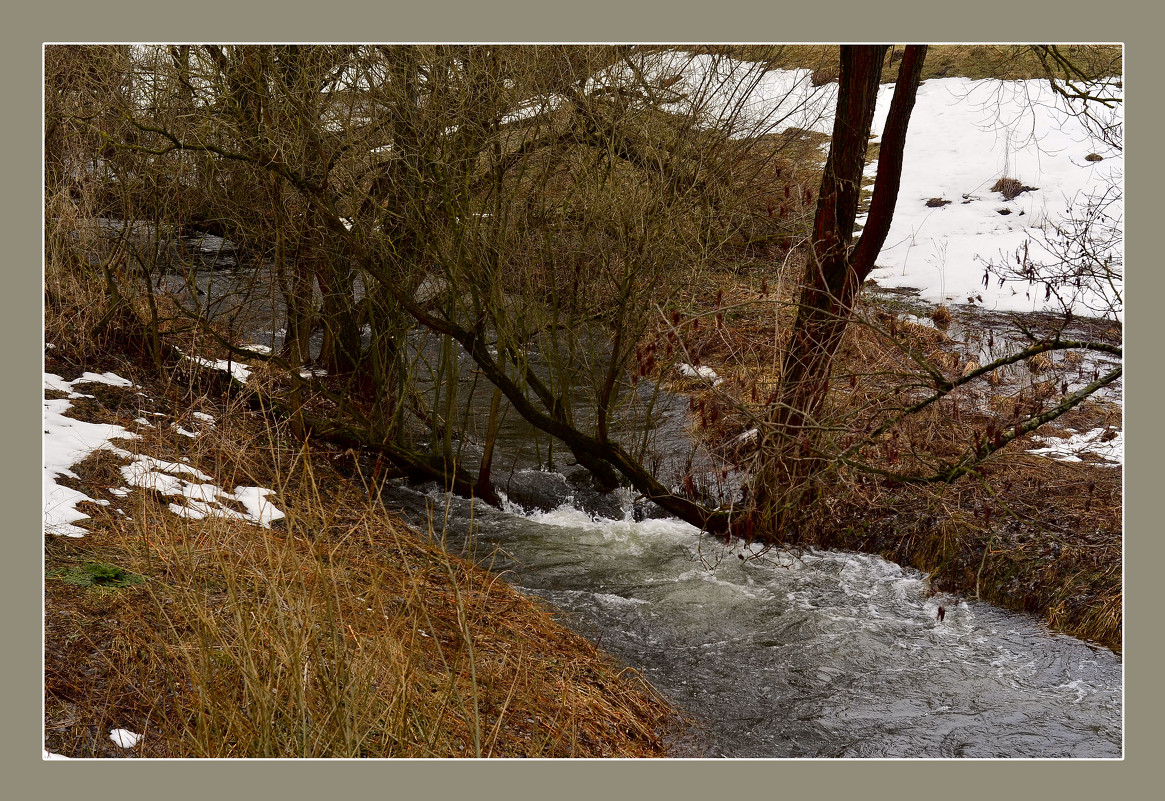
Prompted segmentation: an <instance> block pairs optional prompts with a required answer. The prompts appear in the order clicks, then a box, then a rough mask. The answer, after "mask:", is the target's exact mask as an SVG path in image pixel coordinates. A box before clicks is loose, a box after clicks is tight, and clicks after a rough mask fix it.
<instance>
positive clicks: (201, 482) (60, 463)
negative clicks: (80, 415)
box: [42, 373, 284, 537]
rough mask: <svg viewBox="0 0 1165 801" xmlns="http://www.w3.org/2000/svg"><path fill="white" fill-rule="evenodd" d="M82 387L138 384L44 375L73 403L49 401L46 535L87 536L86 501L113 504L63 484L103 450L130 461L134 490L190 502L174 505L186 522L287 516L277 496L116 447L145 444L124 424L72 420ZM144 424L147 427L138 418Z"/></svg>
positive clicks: (262, 521)
mask: <svg viewBox="0 0 1165 801" xmlns="http://www.w3.org/2000/svg"><path fill="white" fill-rule="evenodd" d="M82 383H105V384H110V385H113V386H120V387H131V386H133V384H132V383H131V382H129V381H126V380H125V379H124V378H121V377H119V376H117V375H114V374H113V373H103V374H100V375H98V374H96V373H85V374H84V375H83V376H81V377H80V378H78V379H76V380H74V381H65V380H64V379H63V378H61V377H60V376H58V375H53V374H51V373H45V374H44V388H45V389H46V390H56V391H59V392H65V393H67V394H68V396H69V397H68V398H56V399H49V398H46V399H44V415H43V430H44V438H43V445H42V455H43V465H42V467H43V479H42V495H43V501H44V524H45V531H47V532H51V533H53V534H63V535H67V536H70V537H83V536H84V535H85V533H86V532H85V529H83V528H81V527H80V526H77V525H74V523H75V522H76V521H78V520H84V519H86V518H88V517H89V515H87V514H85V513H84V512H81V511H78V509H77V504H79V503H80V502H81V501H90V502H92V503H97V504H102V505H108V504H109V501H107V500H100V501H98V500H94V499H93V498H90V497H89V496H88V495H85V494H84V493H82V492H78V491H77V490H73V489H70V488H68V487H63V486H61V485H59V484H57V481H56V479H57V478H59V477H69V478H77V474H76V473H74V472H73V471H72V469H71V468H72V467H73V466H74V465H76V464H78V463H80V462H82V461H83V460H84V459H85V458H86V457H88V456H89V455H90V454H91V453H93V452H94V451H97V450H108V451H110V452H112V453H114V454H116V455H117V456H120V457H122V458H123V459H126V460H128V461H129V464H127V465H124V466H123V467H122V468H121V473H122V475H123V476H124V477H125V481H126V483H127V484H128V485H129V486H130V487H144V488H148V489H153V490H156V491H158V492H160V493H161V494H163V495H174V496H178V497H180V498H182V499H184V503H182V504H178V503H175V504H170V509H171V510H172V511H173V512H174V513H175V514H177V515H181V516H183V517H188V518H194V519H202V518H206V517H211V516H216V517H225V518H230V519H234V520H244V521H247V522H250V523H255V524H257V525H260V526H263V527H265V528H269V527H270V526H271V523H272V522H274V521H275V520H278V519H280V518H282V517H284V514H283V512H282V511H280V510H279V509H277V508H276V507H275V505H274V504H273V503H272V502H271V501H270V500H269V498H268V496H270V495H271V494H272V491H271V490H269V489H264V488H262V487H246V486H237V487H235V489H234V492H227V491H226V490H223V489H221V488H220V487H218V486H217V485H216V484H215V483H214V479H213V478H212V477H211V476H208V475H206V474H205V473H203V472H202V471H200V470H198V469H196V468H194V467H191V466H190V465H188V464H185V463H184V461H185V457H182V458H183V461H178V462H169V461H165V460H163V459H156V458H154V457H152V456H143V455H137V454H134V453H131V452H130V451H127V450H125V449H123V448H120V447H118V446H116V445H114V444H113V442H112V441H113V440H115V439H127V440H128V439H139V438H140V437H139V436H138V435H137V434H134V433H133V432H131V431H128V430H126V429H125V428H123V427H121V426H118V425H110V424H102V423H87V422H85V421H83V420H76V419H74V418H72V417H69V416H67V415H66V412H67V411H68V410H69V408H70V406H71V404H70V403H69V399H70V398H78V397H87V396H85V395H83V394H82V393H79V392H76V391H75V389H74V386H75V385H77V384H82ZM194 414H195V415H196V416H197V417H198V419H200V420H202V421H203V422H205V423H206V424H207V425H211V426H212V425H213V420H214V418H213V417H212V416H211V415H208V414H205V413H201V412H195V413H194ZM136 422H138V423H139V424H142V423H146V421H145V420H144V419H143V418H138V419H137V421H136ZM175 428H177V430H178V431H179V432H181V433H183V434H186V435H187V436H198V435H197V434H193V433H191V432H188V431H186V430H184V429H182V428H180V427H178V426H177V425H176V424H175ZM110 492H111V494H113V495H115V496H118V497H124V496H126V495H128V494H129V492H130V490H129V489H128V488H126V487H114V488H111V489H110ZM224 501H233V502H234V503H236V504H238V505H240V506H242V508H243V509H244V510H245V511H239V510H238V509H235V508H232V506H230V505H228V504H226V503H224Z"/></svg>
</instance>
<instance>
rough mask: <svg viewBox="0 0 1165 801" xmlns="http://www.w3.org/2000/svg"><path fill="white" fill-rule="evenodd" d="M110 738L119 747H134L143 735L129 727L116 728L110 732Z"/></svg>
mask: <svg viewBox="0 0 1165 801" xmlns="http://www.w3.org/2000/svg"><path fill="white" fill-rule="evenodd" d="M109 739H110V740H113V742H114V743H115V744H116V745H117V747H118V748H133V747H134V746H135V745H137V744H138V741H139V740H141V739H142V736H141V735H140V734H135V733H134V732H132V731H130V730H129V729H114V730H113V731H111V732H110V733H109Z"/></svg>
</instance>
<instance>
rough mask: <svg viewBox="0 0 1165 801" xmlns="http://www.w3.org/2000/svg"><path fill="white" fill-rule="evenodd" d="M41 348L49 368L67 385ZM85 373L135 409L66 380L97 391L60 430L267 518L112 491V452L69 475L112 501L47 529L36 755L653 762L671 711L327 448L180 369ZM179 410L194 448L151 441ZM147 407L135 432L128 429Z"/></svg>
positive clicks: (167, 431) (57, 360)
mask: <svg viewBox="0 0 1165 801" xmlns="http://www.w3.org/2000/svg"><path fill="white" fill-rule="evenodd" d="M52 354H53V355H52V357H50V359H49V360H48V361H49V364H47V365H46V369H47V370H49V371H57V372H59V373H62V374H64V375H65V377H66V378H69V377H72V374H74V373H77V374H79V373H80V372H81V371H80V369H79V367H72V368H70V366H69V365H68V364H67V363H66V362H67V359H68V357H67V354H65V353H62V352H61V351H60V350H54V351H52ZM87 366H89V367H92V366H93V365H92V363H90V364H89V365H87ZM101 366H102V369H113V370H115V371H116V372H118V373H119V374H121V375H123V376H124V375H127V374H128V375H129V376H130V377H132V378H133V380H134V381H135V382H137V383H138V384H139V385H142V386H143V387H144V391H145V394H146V395H147V396H148V399H146V398H143V397H142V396H139V395H136V394H135V391H134V390H124V389H117V388H113V387H107V386H103V385H85V386H84V391H86V392H90V393H91V394H94V395H96V396H97V398H95V399H85V400H79V401H74V409H73V413H74V414H75V415H76V416H78V417H81V418H84V419H88V420H92V421H101V422H109V423H118V424H121V425H125V426H127V427H129V428H139V430H143V434H144V435H143V439H142V440H140V441H133V443H132V444H129V445H127V447H129V448H132V449H136V450H140V451H141V452H144V453H149V454H152V455H154V456H157V457H159V458H164V459H170V460H174V459H177V458H178V457H179V456H186V457H187V458H189V459H190V461H191V464H193V465H194V466H195V467H197V468H199V469H201V470H203V471H204V472H207V473H209V474H211V475H213V476H214V477H215V478H216V480H217V481H218V482H219V483H220V486H224V487H227V488H231V487H233V486H235V485H237V484H242V485H257V486H266V487H275V488H277V489H278V491H279V493H278V496H277V500H276V505H277V507H278V508H280V509H282V510H284V511H286V513H287V518H286V519H285V520H283V521H279V522H277V523H276V524H275V526H274V528H273V529H263V528H259V527H257V526H255V525H251V524H248V523H243V522H237V521H230V520H225V519H221V518H209V519H207V520H188V519H183V518H180V517H178V516H176V515H175V514H173V513H172V512H171V511H169V509H168V508H167V507H168V504H169V503H171V502H173V501H174V500H175V499H174V498H172V497H161V496H159V495H158V494H157V493H153V492H150V491H142V490H136V491H135V492H134V493H133V494H132V495H131V496H129V497H126V498H121V497H119V496H117V495H115V494H111V493H110V492H109V489H110V488H116V487H118V486H121V485H122V484H123V483H124V478H123V477H122V475H121V473H120V472H119V470H118V468H119V466H120V464H122V462H123V460H121V459H119V458H118V457H116V456H114V455H113V454H110V453H108V452H101V451H99V452H97V453H95V454H94V455H92V456H90V457H89V458H88V459H87V460H86V461H85V462H83V463H82V465H81V466H80V467H79V468H77V469H76V472H77V473H78V475H79V476H80V478H79V479H78V480H74V481H72V484H73V486H75V487H76V488H77V489H80V490H82V491H83V492H85V493H86V494H88V495H90V496H91V497H93V498H95V499H98V500H108V501H110V505H109V506H98V505H91V504H84V505H83V508H84V509H85V511H87V512H89V513H90V514H91V515H92V519H90V520H87V521H83V525H85V526H87V527H88V528H89V529H90V533H89V534H87V535H86V536H85V537H83V538H77V539H75V538H69V537H59V536H55V535H51V534H48V535H46V536H45V560H46V562H45V569H46V577H45V604H46V617H45V620H46V624H45V625H46V643H45V661H46V675H45V682H46V727H47V736H46V747H47V748H48V749H49V750H51V751H54V752H56V753H60V754H63V755H66V756H72V757H82V756H124V755H125V753H126V752H124V751H122V750H121V749H119V748H117V747H116V746H114V745H113V743H112V742H111V741H110V739H109V737H108V733H109V731H110V730H111V729H113V728H127V729H130V730H132V731H135V732H137V733H142V734H144V735H145V737H144V739H143V740H142V743H141V744H140V745H139V746H138V747H137V748H135V749H134V750H133V751H132V753H133V754H134V755H136V756H159V757H162V756H195V757H258V756H282V757H293V756H301V757H323V756H329V757H330V756H362V757H380V756H390V757H431V756H435V757H442V756H475V755H482V756H524V757H536V756H544V757H566V756H623V757H627V756H632V757H642V756H662V755H664V753H665V747H664V732H665V730H666V729H668V728H669V727H670V726H671V725H672V724H674V723H675V722H676V721H677V720H678V718H677V714H676V712H675V711H674V710H673V709H672V708H671V707H670V706H669V705H668V704H667V703H666V702H664V701H663V700H662V699H661V698H660V697H659V696H658V695H657V694H656V693H655V692H654V691H653V690H652V689H651V688H650V687H649V686H647V685H646V684H645V683H644V682H643V681H642V680H641V679H640V678H639V677H638V675H637V674H635V673H634V672H632V671H628V670H625V669H623V668H621V667H620V666H619V665H617V664H615V663H614V662H613V661H612V660H611V659H610V658H609V657H607V656H606V655H604V654H602V653H600V652H599V651H597V650H596V649H595V647H594V646H593V645H591V644H590V643H589V642H587V641H586V640H585V639H583V638H582V637H580V636H578V635H575V634H573V633H571V632H570V631H569V630H567V629H566V628H564V627H563V626H562V625H560V624H559V623H557V622H556V621H555V619H554V616H553V613H552V610H549V609H547V608H545V607H544V606H542V605H541V604H539V603H537V602H535V601H533V600H531V599H529V598H527V597H525V596H522V595H521V594H519V593H518V592H516V591H515V590H513V589H512V588H511V587H510V586H509V585H508V584H506V583H505V582H504V581H502V580H500V579H499V578H498V577H497V576H495V575H492V574H490V573H488V572H487V571H485V570H482V569H479V568H477V567H475V566H473V565H471V564H469V563H467V562H464V561H462V560H459V559H457V558H454V557H451V556H449V555H447V554H446V553H445V552H444V551H443V550H442V549H441V548H440V547H439V545H438V544H435V543H434V542H433V541H432V539H431V535H430V536H426V535H424V534H422V533H419V532H416V531H412V530H410V529H408V528H407V527H405V526H403V525H402V524H400V523H399V522H397V521H395V520H394V519H392V518H391V517H390V516H389V515H387V514H386V513H385V512H384V510H383V509H382V508H380V507H379V506H378V505H377V504H376V503H375V502H374V501H373V500H371V499H369V498H368V497H367V496H366V495H365V494H364V493H362V492H361V491H359V489H358V482H357V483H353V482H351V481H349V480H347V479H346V478H345V477H344V476H343V475H342V474H341V472H340V471H338V469H337V466H338V465H339V466H341V469H342V465H343V463H344V458H343V456H342V455H341V454H338V453H336V452H324V451H320V452H316V451H313V450H311V449H309V448H302V447H301V446H299V444H297V443H295V442H294V441H291V440H290V439H289V438H285V437H284V434H285V432H283V431H282V430H281V429H280V428H279V427H278V425H276V424H274V423H272V421H270V420H268V419H266V418H265V417H264V416H263V415H262V414H260V413H256V412H253V411H251V410H249V409H248V408H247V406H246V405H245V404H242V403H239V402H231V403H225V404H224V403H218V402H215V401H213V400H212V395H210V394H204V393H203V392H201V391H199V390H198V389H197V387H198V384H197V382H196V380H195V379H194V378H193V377H189V378H190V383H185V384H183V383H181V382H182V379H183V376H181V374H179V376H177V380H174V379H175V376H171V381H170V383H169V384H168V385H163V384H161V383H159V382H157V381H151V380H150V378H149V374H148V373H145V372H143V371H140V370H139V371H132V372H131V370H132V368H131V367H129V366H128V365H125V364H118V363H113V362H108V363H104V364H102V365H101ZM192 390H193V392H192ZM50 394H51V393H50ZM194 410H200V411H202V412H206V413H210V414H212V415H213V416H214V417H215V418H216V420H217V425H216V427H215V429H214V430H213V431H204V433H203V434H202V435H201V437H200V438H199V439H198V440H190V439H187V438H185V437H182V436H181V435H178V434H176V432H174V431H173V429H171V428H170V421H173V420H175V419H176V418H185V419H186V421H187V422H186V423H184V424H186V425H190V422H189V421H190V415H189V412H191V411H194ZM150 411H158V412H161V413H162V414H163V415H164V416H163V417H156V418H153V419H154V420H156V421H161V422H160V423H159V424H158V425H157V427H156V428H155V429H154V430H152V431H148V430H144V429H141V427H136V426H134V424H133V423H132V422H131V421H132V419H133V418H134V417H138V416H141V415H142V414H143V413H147V414H148V412H150ZM118 509H121V510H122V512H124V514H121V513H119V512H118V511H117V510H118ZM94 565H97V566H104V567H103V568H102V569H96V570H95V569H94V567H93V566H94ZM111 568H116V570H113V569H111ZM86 569H88V572H87V573H86V572H85V571H86ZM119 572H120V575H121V577H122V578H124V577H129V578H130V581H124V580H122V581H118V580H117V579H118V578H119V575H118V573H119ZM95 574H96V580H95V581H94V575H95Z"/></svg>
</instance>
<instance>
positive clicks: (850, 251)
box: [753, 45, 926, 537]
mask: <svg viewBox="0 0 1165 801" xmlns="http://www.w3.org/2000/svg"><path fill="white" fill-rule="evenodd" d="M887 49H888V47H887V46H885V45H865V46H849V47H843V48H842V54H841V72H840V78H839V82H840V85H839V91H838V99H837V117H836V119H835V121H834V126H833V139H832V141H831V143H830V149H829V157H828V159H827V160H826V164H825V170H824V172H823V174H822V178H821V192H820V195H819V197H818V201H817V212H816V218H815V222H814V231H813V249H812V252H811V254H810V261H809V266H808V268H807V269H806V273H805V277H804V281H803V284H802V288H801V295H800V298H799V300H798V308H797V317H796V321H795V323H794V326H793V334H792V337H791V338H790V341H789V343H788V345H787V347H786V350H785V355H784V359H783V361H782V365H781V391H780V394H779V395H778V398H777V401H776V403H775V404H774V405H773V407H772V408H771V410H770V414H769V425H768V426H767V436H766V440H765V442H764V443H762V452H764V453H766V454H767V456H766V459H765V463H764V465H763V467H762V469H761V470H760V471H759V473H758V475H757V478H756V481H755V485H754V488H753V490H754V498H755V501H756V512H757V515H758V519H756V520H755V522H754V524H755V525H756V526H757V527H758V528H757V530H758V531H759V532H763V533H764V534H766V535H767V536H775V537H782V536H783V535H784V534H785V533H786V532H789V533H791V532H790V528H791V527H795V526H796V524H797V522H798V520H799V519H800V517H801V513H802V512H803V511H804V510H805V509H806V507H807V505H808V503H809V502H810V501H811V500H812V499H813V497H814V495H815V494H816V489H817V487H816V485H817V482H816V481H815V479H816V478H818V477H819V476H820V475H821V474H822V472H823V470H824V469H825V468H826V467H827V465H828V462H827V460H826V457H825V455H824V452H823V447H822V446H823V444H824V443H823V437H824V434H825V428H824V425H823V421H822V420H821V419H820V414H821V412H822V409H823V407H824V401H825V398H826V395H827V393H828V391H829V377H830V371H831V368H832V365H833V358H834V355H835V354H836V353H837V349H838V346H839V345H840V344H841V340H842V337H843V336H844V335H845V331H846V327H847V325H848V324H849V319H850V316H851V314H852V312H853V306H854V301H855V300H856V298H857V294H858V291H859V289H860V288H861V285H862V282H863V281H864V280H865V278H866V276H867V275H869V273H870V270H872V269H873V267H874V259H875V258H876V257H877V255H878V252H879V251H880V250H881V247H882V244H883V243H884V242H885V239H886V234H887V232H888V231H889V227H890V221H891V219H892V218H893V213H894V203H895V201H896V199H897V194H898V187H899V184H900V181H901V174H902V152H903V147H904V145H905V142H906V126H907V123H908V121H909V119H910V112H911V110H912V109H913V106H914V98H915V95H916V93H917V90H918V83H919V78H920V75H921V70H922V62H923V59H924V57H925V54H926V47H925V46H912V47H907V48H906V53H905V55H904V56H903V59H902V63H901V66H900V68H899V73H898V83H897V85H896V87H895V91H894V98H893V101H892V103H891V110H890V114H889V116H888V118H887V122H886V130H885V132H884V135H883V138H882V143H881V147H880V155H879V164H878V177H877V179H876V181H875V186H874V196H873V199H872V202H871V207H870V214H869V218H868V219H867V222H866V227H865V230H864V231H863V233H862V236H861V240H860V241H859V244H858V245H857V247H853V246H852V243H851V240H852V238H853V232H854V220H855V218H856V217H857V211H858V201H859V199H860V193H861V182H862V171H863V169H864V167H865V155H866V149H867V147H868V145H869V139H870V129H871V126H872V122H873V117H874V104H875V102H876V100H877V96H878V84H879V78H880V76H881V72H882V63H883V60H884V58H885V55H886V51H887Z"/></svg>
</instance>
